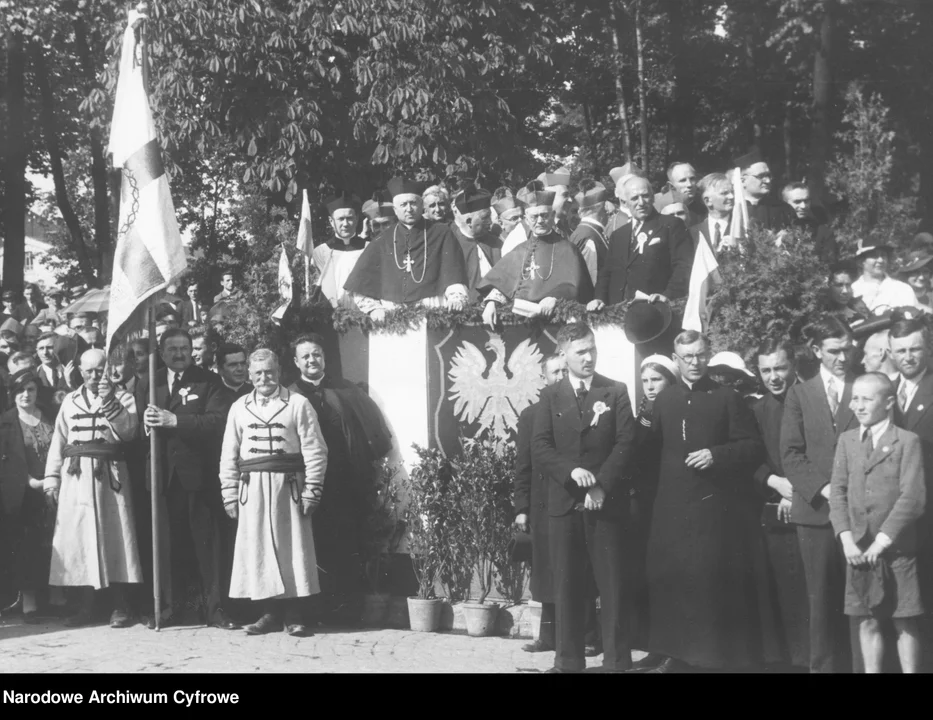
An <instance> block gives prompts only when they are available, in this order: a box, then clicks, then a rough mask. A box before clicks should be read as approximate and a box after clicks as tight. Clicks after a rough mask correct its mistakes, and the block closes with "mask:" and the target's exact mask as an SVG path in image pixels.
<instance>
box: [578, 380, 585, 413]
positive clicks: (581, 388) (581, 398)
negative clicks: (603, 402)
mask: <svg viewBox="0 0 933 720" xmlns="http://www.w3.org/2000/svg"><path fill="white" fill-rule="evenodd" d="M585 399H586V385H584V384H583V381H582V380H581V381H580V386H579V387H578V388H577V407H579V408H580V412H583V401H584V400H585Z"/></svg>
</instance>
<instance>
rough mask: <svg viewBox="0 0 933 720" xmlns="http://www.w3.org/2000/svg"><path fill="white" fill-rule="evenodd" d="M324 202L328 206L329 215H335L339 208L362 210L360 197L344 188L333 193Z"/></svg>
mask: <svg viewBox="0 0 933 720" xmlns="http://www.w3.org/2000/svg"><path fill="white" fill-rule="evenodd" d="M324 204H325V205H326V206H327V214H328V215H333V214H334V213H335V212H337V211H338V210H356V211H357V212H359V211H360V199H359V198H358V197H357V196H356V195H352V194H350V193H348V192H346V191H343V190H342V191H340V192H338V193H337V194H335V195H331V196H330V197H329V198H327V199H326V200H325V201H324Z"/></svg>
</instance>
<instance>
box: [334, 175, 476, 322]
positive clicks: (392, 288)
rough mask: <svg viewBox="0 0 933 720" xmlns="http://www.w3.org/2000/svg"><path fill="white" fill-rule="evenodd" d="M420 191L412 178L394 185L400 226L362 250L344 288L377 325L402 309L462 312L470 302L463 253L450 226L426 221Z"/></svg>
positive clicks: (393, 182) (394, 181)
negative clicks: (419, 307)
mask: <svg viewBox="0 0 933 720" xmlns="http://www.w3.org/2000/svg"><path fill="white" fill-rule="evenodd" d="M421 191H422V184H421V183H418V182H415V181H412V180H405V179H403V178H398V177H396V178H393V179H392V180H390V181H389V192H390V193H391V195H392V204H393V205H394V206H395V214H396V216H397V217H398V222H396V223H395V224H394V225H392V226H391V227H388V228H386V229H385V230H384V231H383V232H382V233H381V234H380V235H379V237H378V238H376V239H375V240H373V241H372V242H371V243H370V244H369V245H368V246H367V247H366V249H365V250H363V253H362V255H360V259H359V260H358V261H357V263H356V265H355V266H354V268H353V272H351V273H350V277H348V278H347V281H346V283H345V284H344V289H345V290H347V291H348V292H351V293H353V294H354V300H355V302H356V305H357V307H359V309H360V310H362V311H363V312H365V313H367V314H368V315H369V316H370V317H371V318H372V319H373V320H376V321H377V322H378V321H379V320H382V319H384V318H385V313H386V311H387V310H392V309H394V308H396V307H398V306H399V305H410V304H414V303H420V304H422V305H426V306H428V307H446V308H448V309H452V310H460V309H462V308H463V306H464V305H465V304H466V302H467V287H466V282H467V277H466V265H465V263H464V261H463V251H462V250H461V249H460V244H459V243H458V242H457V238H456V237H454V234H453V231H452V230H451V229H450V226H449V225H446V224H444V223H439V222H432V221H429V220H425V219H424V217H423V214H424V203H423V200H422V199H421Z"/></svg>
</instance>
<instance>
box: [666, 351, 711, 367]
mask: <svg viewBox="0 0 933 720" xmlns="http://www.w3.org/2000/svg"><path fill="white" fill-rule="evenodd" d="M674 355H677V357H679V358H680V359H681V360H683V361H684V362H685V363H687V365H693V363H697V364H699V363H701V362H704V361H706V360H708V359H709V353H708V352H705V353H698V354H697V355H678V354H677V353H674Z"/></svg>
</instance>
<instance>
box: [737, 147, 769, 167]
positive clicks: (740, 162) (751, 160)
mask: <svg viewBox="0 0 933 720" xmlns="http://www.w3.org/2000/svg"><path fill="white" fill-rule="evenodd" d="M764 161H765V159H764V158H763V157H762V156H761V151H760V150H759V149H758V148H752V149H751V150H749V151H748V152H747V153H745V154H744V155H741V156H739V157H737V158H736V159H735V167H737V168H739V170H748V169H749V168H750V167H751V166H752V165H754V164H755V163H760V162H764Z"/></svg>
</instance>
